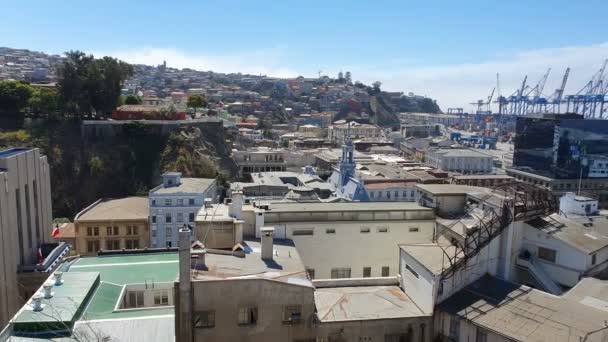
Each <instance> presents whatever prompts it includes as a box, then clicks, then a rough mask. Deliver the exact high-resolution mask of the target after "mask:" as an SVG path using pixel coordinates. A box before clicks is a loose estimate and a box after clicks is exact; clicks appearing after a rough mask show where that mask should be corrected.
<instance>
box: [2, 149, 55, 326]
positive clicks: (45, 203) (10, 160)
mask: <svg viewBox="0 0 608 342" xmlns="http://www.w3.org/2000/svg"><path fill="white" fill-rule="evenodd" d="M51 229H52V208H51V184H50V170H49V165H48V162H47V159H46V156H43V155H40V151H39V150H38V149H11V150H6V151H0V282H1V283H2V284H0V326H3V325H4V324H5V323H6V322H7V321H8V319H9V318H11V317H12V315H13V314H14V313H15V312H16V311H17V310H18V309H19V307H20V306H21V304H22V302H21V301H22V300H23V299H20V298H19V291H18V289H19V287H18V284H17V272H18V269H19V268H20V267H21V266H31V265H35V264H37V263H38V257H37V249H38V247H39V246H40V244H42V243H45V242H50V239H51V238H50V235H51Z"/></svg>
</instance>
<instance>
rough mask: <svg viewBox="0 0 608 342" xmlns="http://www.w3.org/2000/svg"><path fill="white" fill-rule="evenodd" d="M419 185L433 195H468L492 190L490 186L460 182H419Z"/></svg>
mask: <svg viewBox="0 0 608 342" xmlns="http://www.w3.org/2000/svg"><path fill="white" fill-rule="evenodd" d="M417 187H418V188H420V189H421V190H423V191H426V192H429V193H431V194H433V195H466V194H469V193H479V192H488V191H490V189H488V188H482V187H478V186H470V185H460V184H418V185H417Z"/></svg>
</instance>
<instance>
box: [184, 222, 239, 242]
mask: <svg viewBox="0 0 608 342" xmlns="http://www.w3.org/2000/svg"><path fill="white" fill-rule="evenodd" d="M239 229H242V221H238V222H234V221H213V222H196V229H195V235H196V239H197V240H198V241H200V242H202V243H203V244H204V245H205V247H206V248H232V247H234V245H235V244H237V243H238V242H240V241H238V240H239V236H238V234H237V232H238V231H239Z"/></svg>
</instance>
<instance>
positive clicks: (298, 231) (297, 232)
mask: <svg viewBox="0 0 608 342" xmlns="http://www.w3.org/2000/svg"><path fill="white" fill-rule="evenodd" d="M313 232H314V231H313V230H312V229H296V230H294V231H293V233H292V235H293V236H300V235H313Z"/></svg>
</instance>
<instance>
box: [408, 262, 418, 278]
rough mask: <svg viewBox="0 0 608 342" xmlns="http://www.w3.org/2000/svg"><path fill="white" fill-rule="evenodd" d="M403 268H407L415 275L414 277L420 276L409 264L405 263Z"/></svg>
mask: <svg viewBox="0 0 608 342" xmlns="http://www.w3.org/2000/svg"><path fill="white" fill-rule="evenodd" d="M405 269H406V270H408V271H410V273H411V274H412V275H414V277H416V278H419V277H420V276H419V275H418V272H416V271H414V269H413V268H411V267H410V265H407V264H406V265H405Z"/></svg>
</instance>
